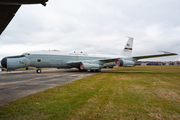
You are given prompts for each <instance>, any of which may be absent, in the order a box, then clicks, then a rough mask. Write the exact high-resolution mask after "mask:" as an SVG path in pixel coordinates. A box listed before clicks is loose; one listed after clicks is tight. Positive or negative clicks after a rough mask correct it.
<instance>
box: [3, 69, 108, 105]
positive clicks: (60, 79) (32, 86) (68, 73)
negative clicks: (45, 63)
mask: <svg viewBox="0 0 180 120" xmlns="http://www.w3.org/2000/svg"><path fill="white" fill-rule="evenodd" d="M104 70H106V69H103V70H102V71H104ZM96 73H97V72H89V71H87V72H79V71H78V70H77V69H42V73H36V70H27V71H25V70H24V71H11V72H6V71H2V72H0V105H3V104H5V103H8V102H11V101H13V100H15V99H18V98H20V97H25V96H28V95H32V94H34V93H37V92H40V91H43V90H46V89H49V88H53V87H56V86H59V85H62V84H66V83H68V82H72V81H74V80H78V79H80V78H84V77H87V76H90V75H93V74H96Z"/></svg>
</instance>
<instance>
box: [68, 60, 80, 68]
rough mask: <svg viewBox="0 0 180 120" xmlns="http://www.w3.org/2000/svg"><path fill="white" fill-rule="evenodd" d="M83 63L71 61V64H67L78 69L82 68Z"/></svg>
mask: <svg viewBox="0 0 180 120" xmlns="http://www.w3.org/2000/svg"><path fill="white" fill-rule="evenodd" d="M81 63H82V61H69V62H67V65H71V66H73V67H78V66H80V64H81Z"/></svg>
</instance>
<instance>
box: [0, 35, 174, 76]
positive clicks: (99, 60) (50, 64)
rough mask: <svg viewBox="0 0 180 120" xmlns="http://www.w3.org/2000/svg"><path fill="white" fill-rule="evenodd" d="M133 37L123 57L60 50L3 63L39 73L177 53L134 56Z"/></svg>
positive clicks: (131, 63)
mask: <svg viewBox="0 0 180 120" xmlns="http://www.w3.org/2000/svg"><path fill="white" fill-rule="evenodd" d="M132 49H133V38H129V39H128V41H127V43H126V45H125V47H124V49H123V51H122V53H121V55H122V56H123V57H117V58H109V57H92V56H88V55H87V54H84V53H70V54H67V53H62V52H58V51H42V52H41V53H24V54H22V55H20V56H10V57H5V58H3V59H2V60H1V64H2V66H3V67H4V68H7V70H12V69H18V68H27V67H36V68H37V71H36V72H37V73H41V68H54V67H56V68H78V69H79V71H87V70H90V71H101V69H102V68H104V67H107V66H124V67H133V66H135V63H136V62H137V61H138V60H139V59H144V58H154V57H164V56H171V55H177V54H176V53H170V52H164V54H157V55H145V56H132Z"/></svg>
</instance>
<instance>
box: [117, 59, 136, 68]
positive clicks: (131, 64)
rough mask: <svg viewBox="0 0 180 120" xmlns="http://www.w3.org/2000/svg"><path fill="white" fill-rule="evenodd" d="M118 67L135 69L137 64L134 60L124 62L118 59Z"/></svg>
mask: <svg viewBox="0 0 180 120" xmlns="http://www.w3.org/2000/svg"><path fill="white" fill-rule="evenodd" d="M115 65H116V66H124V67H133V66H135V62H134V61H132V60H122V59H118V60H116V61H115Z"/></svg>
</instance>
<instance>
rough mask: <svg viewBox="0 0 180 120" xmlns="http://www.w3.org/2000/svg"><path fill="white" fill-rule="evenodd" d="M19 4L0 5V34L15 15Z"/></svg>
mask: <svg viewBox="0 0 180 120" xmlns="http://www.w3.org/2000/svg"><path fill="white" fill-rule="evenodd" d="M20 6H21V5H0V35H1V33H2V32H3V31H4V29H5V28H6V27H7V25H8V24H9V22H10V21H11V20H12V18H13V17H14V16H15V13H16V12H17V11H18V9H19V8H20Z"/></svg>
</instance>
